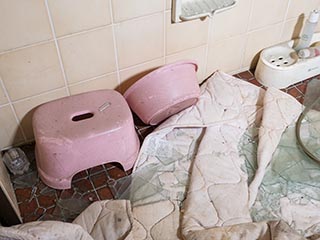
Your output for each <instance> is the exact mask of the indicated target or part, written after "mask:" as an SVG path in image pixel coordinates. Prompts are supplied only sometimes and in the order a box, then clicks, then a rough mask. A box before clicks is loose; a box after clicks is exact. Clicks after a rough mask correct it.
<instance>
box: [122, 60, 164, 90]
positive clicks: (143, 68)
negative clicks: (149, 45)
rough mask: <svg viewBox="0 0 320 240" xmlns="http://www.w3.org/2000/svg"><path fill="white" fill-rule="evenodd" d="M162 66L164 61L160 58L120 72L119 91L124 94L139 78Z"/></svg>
mask: <svg viewBox="0 0 320 240" xmlns="http://www.w3.org/2000/svg"><path fill="white" fill-rule="evenodd" d="M162 65H164V59H163V58H160V59H156V60H153V61H151V62H147V63H144V64H140V65H138V66H134V67H131V68H128V69H125V70H122V71H120V79H121V85H120V91H121V92H122V93H124V92H125V91H126V90H127V89H128V88H129V87H130V86H131V85H132V84H134V83H135V82H136V81H138V80H139V79H140V78H142V77H143V76H145V75H147V74H148V73H150V72H151V71H153V70H155V69H157V68H158V67H160V66H162Z"/></svg>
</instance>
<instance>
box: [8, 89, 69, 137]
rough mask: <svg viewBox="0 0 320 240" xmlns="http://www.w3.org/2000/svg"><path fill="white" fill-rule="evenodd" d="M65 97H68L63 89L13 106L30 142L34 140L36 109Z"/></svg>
mask: <svg viewBox="0 0 320 240" xmlns="http://www.w3.org/2000/svg"><path fill="white" fill-rule="evenodd" d="M65 96H67V92H66V89H65V88H62V89H58V90H55V91H52V92H49V93H45V94H41V95H39V96H35V97H32V98H29V99H26V100H22V101H18V102H16V103H14V104H13V106H14V108H15V111H16V113H17V115H18V118H19V119H20V122H21V126H22V129H23V131H24V133H25V135H26V137H27V139H28V140H31V139H33V129H32V115H33V112H34V109H35V107H37V106H39V105H40V104H42V103H45V102H49V101H52V100H55V99H58V98H62V97H65Z"/></svg>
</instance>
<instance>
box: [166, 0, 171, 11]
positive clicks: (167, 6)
mask: <svg viewBox="0 0 320 240" xmlns="http://www.w3.org/2000/svg"><path fill="white" fill-rule="evenodd" d="M170 9H172V0H166V10H170Z"/></svg>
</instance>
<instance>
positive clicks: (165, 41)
mask: <svg viewBox="0 0 320 240" xmlns="http://www.w3.org/2000/svg"><path fill="white" fill-rule="evenodd" d="M166 8H167V3H166V1H163V63H164V64H166V56H167V26H166V24H167V13H166Z"/></svg>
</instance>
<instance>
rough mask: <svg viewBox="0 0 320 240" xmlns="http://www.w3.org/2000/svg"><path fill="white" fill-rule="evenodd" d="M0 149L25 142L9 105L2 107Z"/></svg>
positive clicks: (0, 111)
mask: <svg viewBox="0 0 320 240" xmlns="http://www.w3.org/2000/svg"><path fill="white" fill-rule="evenodd" d="M0 126H1V128H0V136H1V137H0V149H3V148H5V147H8V146H11V145H13V144H15V143H20V142H23V140H24V139H23V136H22V133H21V131H20V129H19V126H18V123H17V121H16V119H15V117H14V114H13V112H12V110H11V107H10V106H9V105H6V106H3V107H0Z"/></svg>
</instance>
